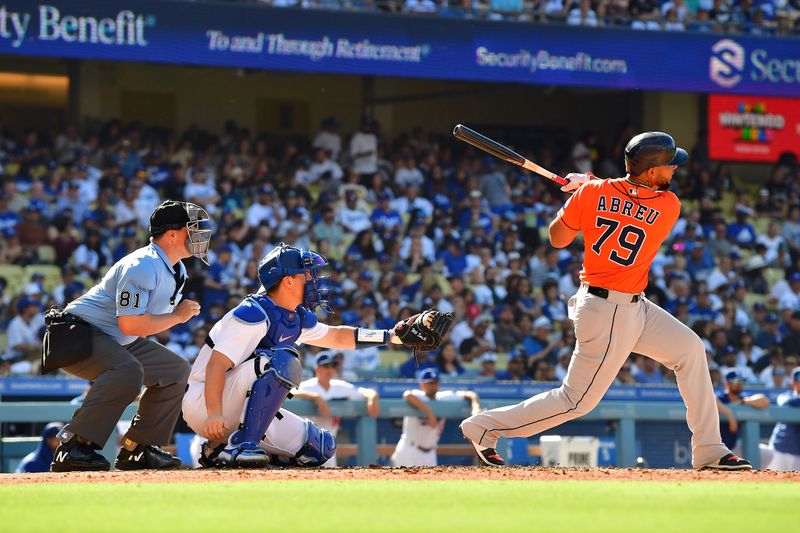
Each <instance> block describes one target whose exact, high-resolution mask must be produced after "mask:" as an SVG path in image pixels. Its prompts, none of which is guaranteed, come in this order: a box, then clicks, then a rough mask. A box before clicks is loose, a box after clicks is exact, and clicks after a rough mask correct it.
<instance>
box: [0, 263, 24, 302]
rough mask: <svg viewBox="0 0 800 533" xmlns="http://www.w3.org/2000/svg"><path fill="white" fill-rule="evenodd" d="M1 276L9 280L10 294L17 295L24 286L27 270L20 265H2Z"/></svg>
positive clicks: (0, 267)
mask: <svg viewBox="0 0 800 533" xmlns="http://www.w3.org/2000/svg"><path fill="white" fill-rule="evenodd" d="M0 278H5V280H6V281H7V282H8V295H9V296H16V295H17V294H19V293H20V292H21V291H22V289H23V287H24V284H23V283H24V282H25V281H26V280H25V270H24V269H23V268H22V267H21V266H18V265H0Z"/></svg>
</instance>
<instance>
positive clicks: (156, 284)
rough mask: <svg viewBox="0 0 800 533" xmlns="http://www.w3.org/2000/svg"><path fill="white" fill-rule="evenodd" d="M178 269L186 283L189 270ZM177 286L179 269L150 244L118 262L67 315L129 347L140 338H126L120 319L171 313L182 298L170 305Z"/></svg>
mask: <svg viewBox="0 0 800 533" xmlns="http://www.w3.org/2000/svg"><path fill="white" fill-rule="evenodd" d="M178 268H179V269H180V271H179V274H180V276H181V277H182V278H183V279H185V278H186V267H185V266H184V265H183V262H182V261H178ZM175 286H176V282H175V269H174V268H173V267H172V265H170V264H169V260H168V259H167V254H165V253H164V250H162V249H161V248H160V247H159V246H158V245H157V244H155V243H150V245H148V246H145V247H144V248H139V249H138V250H136V251H134V252H131V253H130V254H128V255H126V256H125V257H123V258H122V259H120V260H119V261H117V263H115V264H114V266H112V267H111V268H110V269H109V270H108V272H106V275H105V276H103V279H102V280H101V281H100V283H98V284H97V285H95V286H94V287H92V288H91V289H90V290H89V292H87V293H86V294H84V295H83V296H81V297H80V298H77V299H75V300H74V301H73V302H71V303H70V304H69V305H67V307H66V311H68V312H70V313H72V314H74V315H76V316H79V317H81V318H83V319H84V320H86V321H87V322H89V323H90V324H92V325H93V326H95V327H96V328H98V329H99V330H101V331H102V332H104V333H107V334H108V335H110V336H111V337H113V338H114V340H116V341H117V342H119V343H120V344H121V345H123V346H125V345H127V344H130V343H132V342H133V341H135V340H136V339H137V337H132V336H128V335H123V334H122V332H121V331H120V330H119V325H118V324H117V317H118V316H135V315H142V314H144V313H150V314H151V315H164V314H167V313H171V312H172V310H173V309H175V305H177V303H178V302H180V300H181V296H182V294H181V293H180V292H179V293H177V294H176V295H175V298H174V300H173V301H172V303H170V299H171V298H172V295H173V294H174V293H175Z"/></svg>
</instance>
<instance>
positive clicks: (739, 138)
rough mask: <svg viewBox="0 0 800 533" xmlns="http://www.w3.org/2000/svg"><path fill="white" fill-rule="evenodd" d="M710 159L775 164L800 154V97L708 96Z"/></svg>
mask: <svg viewBox="0 0 800 533" xmlns="http://www.w3.org/2000/svg"><path fill="white" fill-rule="evenodd" d="M708 145H709V146H708V149H709V156H710V157H711V159H723V160H730V161H764V162H770V163H774V162H775V161H777V160H778V157H779V156H780V154H781V153H782V152H786V151H791V152H794V153H795V154H797V155H799V156H800V99H795V98H768V97H763V96H736V95H729V94H725V95H720V94H712V95H709V97H708Z"/></svg>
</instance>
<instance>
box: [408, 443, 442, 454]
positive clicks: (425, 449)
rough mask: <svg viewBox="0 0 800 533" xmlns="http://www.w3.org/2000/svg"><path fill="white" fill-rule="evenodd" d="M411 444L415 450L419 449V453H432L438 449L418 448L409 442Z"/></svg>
mask: <svg viewBox="0 0 800 533" xmlns="http://www.w3.org/2000/svg"><path fill="white" fill-rule="evenodd" d="M409 444H411V445H412V446H413V447H414V448H416V449H418V450H419V451H421V452H425V453H428V452H432V451H433V450H435V449H436V447H435V446H434V447H433V448H423V447H422V446H417V445H416V444H414V443H413V442H409Z"/></svg>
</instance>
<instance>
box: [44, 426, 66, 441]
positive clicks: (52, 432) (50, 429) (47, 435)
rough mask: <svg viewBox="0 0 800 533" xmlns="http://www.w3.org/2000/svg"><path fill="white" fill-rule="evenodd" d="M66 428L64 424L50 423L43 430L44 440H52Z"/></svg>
mask: <svg viewBox="0 0 800 533" xmlns="http://www.w3.org/2000/svg"><path fill="white" fill-rule="evenodd" d="M63 428H64V423H63V422H50V423H49V424H47V425H46V426H45V427H44V429H43V430H42V438H43V439H52V438H53V437H55V436H56V435H58V432H59V431H61V430H62V429H63Z"/></svg>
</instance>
